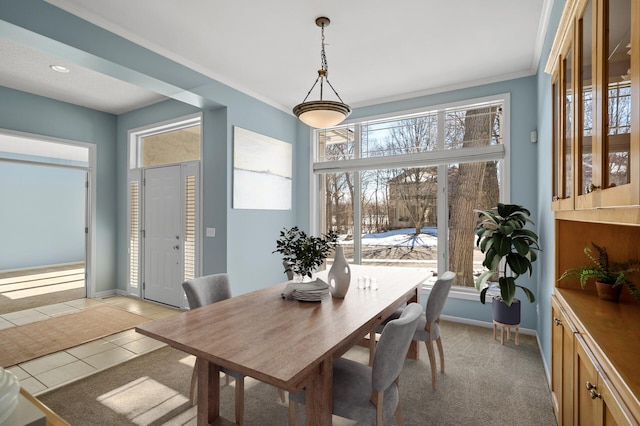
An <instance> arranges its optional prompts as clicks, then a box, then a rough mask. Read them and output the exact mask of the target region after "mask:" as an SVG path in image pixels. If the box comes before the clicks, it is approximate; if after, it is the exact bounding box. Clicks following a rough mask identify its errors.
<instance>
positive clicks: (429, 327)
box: [369, 271, 456, 389]
mask: <svg viewBox="0 0 640 426" xmlns="http://www.w3.org/2000/svg"><path fill="white" fill-rule="evenodd" d="M455 278H456V274H455V273H453V272H451V271H447V272H445V273H444V274H442V276H440V277H439V278H438V280H437V281H436V282H435V284H434V285H433V287H432V289H431V293H429V298H428V299H427V308H426V311H425V312H424V313H423V314H422V315H421V316H420V321H418V326H417V327H416V330H415V333H414V335H413V340H418V341H423V342H424V344H425V346H426V347H427V353H428V354H429V364H430V365H431V386H432V387H433V389H435V388H436V383H437V379H438V375H437V371H436V370H437V365H436V355H435V351H434V349H433V342H434V341H435V342H436V344H437V346H438V352H439V353H440V371H442V372H443V373H444V351H443V348H442V339H441V338H440V315H441V314H442V309H443V308H444V304H445V302H446V301H447V297H448V296H449V291H450V290H451V286H452V285H453V281H454V280H455ZM401 314H402V309H399V310H397V311H396V312H394V313H393V314H391V316H390V317H389V318H388V319H387V320H386V321H391V320H393V319H395V318H398V317H399V316H400V315H401ZM381 327H382V326H381ZM381 327H378V328H377V329H376V330H375V332H376V333H380V332H381V331H382V329H381ZM369 338H370V339H375V335H373V334H371V335H370V336H369ZM372 341H373V340H372ZM369 362H370V363H371V359H370V360H369Z"/></svg>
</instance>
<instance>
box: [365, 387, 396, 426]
mask: <svg viewBox="0 0 640 426" xmlns="http://www.w3.org/2000/svg"><path fill="white" fill-rule="evenodd" d="M374 392H375V391H374ZM371 398H372V402H373V403H374V404H375V406H376V426H384V425H383V423H382V420H383V417H382V405H383V401H384V391H383V392H376V394H375V402H374V401H373V398H374V396H373V395H372V397H371ZM398 406H400V404H398Z"/></svg>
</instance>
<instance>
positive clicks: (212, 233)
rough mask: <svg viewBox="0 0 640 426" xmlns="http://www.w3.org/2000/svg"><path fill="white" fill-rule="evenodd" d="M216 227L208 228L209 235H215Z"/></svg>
mask: <svg viewBox="0 0 640 426" xmlns="http://www.w3.org/2000/svg"><path fill="white" fill-rule="evenodd" d="M215 236H216V228H207V237H215Z"/></svg>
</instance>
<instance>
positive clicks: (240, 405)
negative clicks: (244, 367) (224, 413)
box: [236, 377, 244, 425]
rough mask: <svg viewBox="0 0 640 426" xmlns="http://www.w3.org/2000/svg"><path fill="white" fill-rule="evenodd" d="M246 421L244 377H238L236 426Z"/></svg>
mask: <svg viewBox="0 0 640 426" xmlns="http://www.w3.org/2000/svg"><path fill="white" fill-rule="evenodd" d="M243 421H244V377H236V424H238V425H242V422H243Z"/></svg>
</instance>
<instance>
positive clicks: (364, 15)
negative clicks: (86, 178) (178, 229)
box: [0, 0, 553, 114]
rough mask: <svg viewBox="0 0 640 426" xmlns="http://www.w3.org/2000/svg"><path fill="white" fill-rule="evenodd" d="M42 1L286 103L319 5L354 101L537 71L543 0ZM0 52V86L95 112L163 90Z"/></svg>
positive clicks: (152, 97) (310, 67)
mask: <svg viewBox="0 0 640 426" xmlns="http://www.w3.org/2000/svg"><path fill="white" fill-rule="evenodd" d="M47 2H48V3H50V4H52V5H54V6H57V7H59V8H61V9H64V10H66V11H67V12H70V13H72V14H74V15H76V16H78V17H80V18H82V19H84V20H87V21H89V22H91V23H93V24H95V25H97V26H100V27H102V28H104V29H106V30H108V31H110V32H112V33H115V34H117V35H120V36H122V37H124V38H126V39H128V40H130V41H133V42H134V43H137V44H139V45H141V46H143V47H145V48H147V49H149V50H151V51H153V52H155V53H158V54H160V55H162V56H165V57H167V58H169V59H171V60H173V61H175V62H178V63H180V64H182V65H184V66H187V67H189V68H191V69H193V70H195V71H198V72H199V73H201V74H204V75H206V76H208V77H211V78H213V79H215V80H217V81H219V82H221V83H224V84H226V85H228V86H231V87H233V88H235V89H237V90H240V91H242V92H244V93H246V94H248V95H251V96H253V97H255V98H258V99H260V100H262V101H264V102H266V103H268V104H270V105H272V106H275V107H276V108H279V109H282V110H283V111H287V112H290V111H291V108H293V106H294V105H296V104H298V103H300V102H302V100H303V99H304V97H305V95H306V94H307V92H308V91H309V89H310V88H311V85H312V84H313V82H314V81H315V78H316V76H317V70H318V69H319V67H320V29H319V28H318V27H317V26H316V25H315V18H316V17H318V16H327V17H329V18H330V19H331V24H330V25H329V27H327V28H326V29H325V43H326V55H327V62H328V66H329V71H330V73H329V80H330V81H331V83H332V84H333V87H335V89H336V90H337V91H338V93H339V94H340V96H341V98H342V99H343V100H344V102H346V103H347V104H350V105H351V106H352V107H356V108H357V107H361V106H367V105H372V104H377V103H381V102H386V101H391V100H399V99H405V98H411V97H415V96H420V95H426V94H431V93H437V92H442V91H446V90H453V89H457V88H462V87H470V86H474V85H479V84H486V83H490V82H495V81H501V80H506V79H511V78H517V77H523V76H529V75H533V74H535V73H536V71H537V68H538V62H539V58H540V53H541V50H542V43H543V41H544V35H545V32H546V27H547V22H548V19H549V13H550V10H551V6H552V3H553V0H518V1H513V0H483V1H478V0H449V1H442V0H396V1H394V2H393V3H391V2H388V1H384V2H383V1H382V0H349V1H344V0H324V1H317V0H304V1H301V0H277V1H271V2H268V1H264V0H243V1H212V0H189V1H187V2H176V1H173V0H136V1H133V2H132V1H130V0H109V1H106V0H105V1H92V2H87V1H86V0H47ZM391 4H392V5H393V7H390V5H391ZM0 58H2V60H0V85H2V86H6V87H10V88H14V89H18V90H22V91H26V92H30V93H34V94H38V95H42V96H46V97H49V98H53V99H58V100H62V101H65V102H69V103H73V104H77V105H82V106H86V107H89V108H93V109H96V110H100V111H105V112H110V113H113V114H121V113H124V112H127V111H130V110H134V109H137V108H140V107H142V106H145V105H149V104H151V103H154V102H157V101H159V100H162V99H165V98H164V96H161V95H159V94H157V93H154V92H152V91H149V90H146V89H142V88H140V87H137V86H136V85H134V84H131V83H128V82H125V81H122V80H118V79H115V78H113V77H109V76H106V75H104V74H100V73H98V72H95V71H92V70H89V69H87V68H82V67H80V66H78V65H75V64H72V63H65V61H60V60H57V58H55V57H54V56H50V55H47V54H45V53H42V52H41V51H36V50H33V49H30V48H29V47H26V46H23V45H20V44H17V43H16V42H14V41H10V40H7V39H2V38H0ZM52 63H60V64H62V65H66V66H67V67H69V68H70V69H71V72H70V73H68V74H56V75H55V76H54V73H53V71H51V70H50V69H49V68H48V67H49V65H51V64H52ZM317 97H318V94H317V92H314V95H312V96H311V97H310V100H313V99H317ZM327 97H328V96H327V90H326V89H325V98H327ZM329 98H330V97H329Z"/></svg>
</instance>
